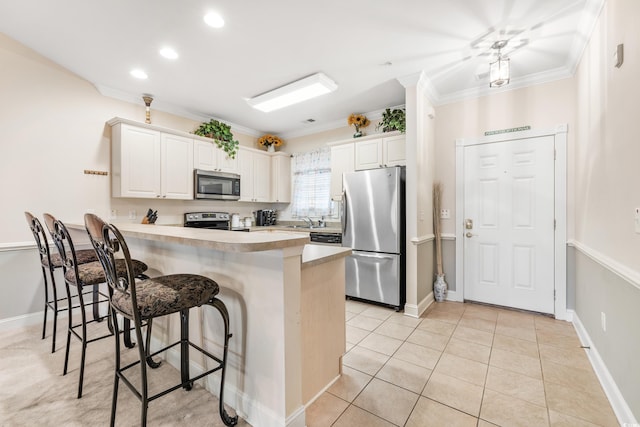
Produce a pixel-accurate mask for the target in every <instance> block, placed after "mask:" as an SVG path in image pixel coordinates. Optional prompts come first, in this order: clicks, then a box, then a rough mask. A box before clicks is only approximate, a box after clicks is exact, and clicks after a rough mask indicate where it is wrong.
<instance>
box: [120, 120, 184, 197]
mask: <svg viewBox="0 0 640 427" xmlns="http://www.w3.org/2000/svg"><path fill="white" fill-rule="evenodd" d="M111 141H112V154H111V173H112V195H113V197H136V198H166V199H187V200H188V199H193V140H192V139H190V138H185V137H182V136H177V135H172V134H167V133H164V132H160V131H157V130H153V129H149V128H147V127H144V126H134V125H131V124H127V123H122V122H115V123H114V124H113V127H112V136H111Z"/></svg>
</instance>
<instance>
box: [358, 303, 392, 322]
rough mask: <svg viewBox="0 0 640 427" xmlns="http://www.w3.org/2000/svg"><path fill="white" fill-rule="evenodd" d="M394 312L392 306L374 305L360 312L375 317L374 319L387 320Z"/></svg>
mask: <svg viewBox="0 0 640 427" xmlns="http://www.w3.org/2000/svg"><path fill="white" fill-rule="evenodd" d="M393 313H394V311H393V310H392V309H390V308H382V307H376V306H372V307H369V308H367V309H365V310H364V311H362V312H361V313H360V314H361V315H363V316H367V317H373V318H374V319H380V320H387V319H388V318H389V317H390V316H391V315H392V314H393Z"/></svg>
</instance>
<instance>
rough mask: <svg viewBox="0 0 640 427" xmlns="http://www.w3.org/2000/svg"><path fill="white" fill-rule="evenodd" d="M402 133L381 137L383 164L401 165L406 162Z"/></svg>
mask: <svg viewBox="0 0 640 427" xmlns="http://www.w3.org/2000/svg"><path fill="white" fill-rule="evenodd" d="M405 146H406V144H405V138H404V135H399V136H392V137H389V138H383V139H382V150H383V156H382V157H383V160H384V165H385V166H403V165H406V164H407V156H406V154H405Z"/></svg>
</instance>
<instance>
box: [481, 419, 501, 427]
mask: <svg viewBox="0 0 640 427" xmlns="http://www.w3.org/2000/svg"><path fill="white" fill-rule="evenodd" d="M495 426H497V424H494V423H490V422H489V421H485V420H480V419H479V420H478V427H495Z"/></svg>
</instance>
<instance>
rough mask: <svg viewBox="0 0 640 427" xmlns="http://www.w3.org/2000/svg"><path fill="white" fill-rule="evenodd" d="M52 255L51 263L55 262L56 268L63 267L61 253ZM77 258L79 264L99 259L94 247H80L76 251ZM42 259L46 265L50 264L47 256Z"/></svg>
mask: <svg viewBox="0 0 640 427" xmlns="http://www.w3.org/2000/svg"><path fill="white" fill-rule="evenodd" d="M50 256H51V264H53V266H54V267H55V268H59V267H62V259H61V258H60V254H50ZM68 256H71V255H68ZM76 259H77V260H78V264H86V263H88V262H94V261H98V255H96V251H94V250H93V249H80V250H79V251H76ZM42 261H43V264H44V266H45V267H48V266H49V261H47V258H44V259H43V260H42Z"/></svg>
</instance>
